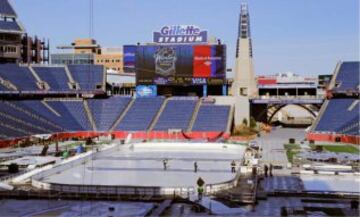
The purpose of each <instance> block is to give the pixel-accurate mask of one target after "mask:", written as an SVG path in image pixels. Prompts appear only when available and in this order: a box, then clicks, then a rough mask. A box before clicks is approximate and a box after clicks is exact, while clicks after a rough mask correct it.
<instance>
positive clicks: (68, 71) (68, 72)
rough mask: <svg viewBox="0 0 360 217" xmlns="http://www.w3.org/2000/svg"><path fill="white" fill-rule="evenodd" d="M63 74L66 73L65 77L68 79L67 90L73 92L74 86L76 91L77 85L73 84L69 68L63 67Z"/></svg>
mask: <svg viewBox="0 0 360 217" xmlns="http://www.w3.org/2000/svg"><path fill="white" fill-rule="evenodd" d="M65 72H66V75H67V77H68V79H69V83H68V85H69V88H70V89H71V90H73V89H74V88H73V87H74V85H76V88H75V89H76V90H77V89H78V84H77V83H76V82H75V80H74V78H73V77H72V75H71V72H70V70H69V68H68V67H67V66H65Z"/></svg>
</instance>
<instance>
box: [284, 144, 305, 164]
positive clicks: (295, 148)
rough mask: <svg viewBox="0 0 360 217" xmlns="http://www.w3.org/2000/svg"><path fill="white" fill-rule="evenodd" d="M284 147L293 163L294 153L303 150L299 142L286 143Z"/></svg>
mask: <svg viewBox="0 0 360 217" xmlns="http://www.w3.org/2000/svg"><path fill="white" fill-rule="evenodd" d="M284 149H285V150H286V156H287V158H288V161H289V162H290V163H292V162H293V159H294V155H296V154H297V153H298V152H299V151H300V150H301V147H300V145H299V144H284Z"/></svg>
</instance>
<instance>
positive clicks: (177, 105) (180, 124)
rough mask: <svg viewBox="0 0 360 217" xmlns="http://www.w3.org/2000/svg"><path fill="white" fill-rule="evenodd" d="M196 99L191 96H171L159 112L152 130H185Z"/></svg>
mask: <svg viewBox="0 0 360 217" xmlns="http://www.w3.org/2000/svg"><path fill="white" fill-rule="evenodd" d="M196 103H197V100H196V99H193V98H188V97H185V98H184V97H183V98H172V99H170V100H169V101H168V102H167V104H166V107H165V109H164V111H163V112H162V113H161V115H160V117H159V120H158V121H157V123H156V125H155V127H154V129H153V130H155V131H167V130H169V129H181V130H184V131H185V130H187V128H188V127H189V123H190V120H191V117H192V114H193V112H194V109H195V106H196Z"/></svg>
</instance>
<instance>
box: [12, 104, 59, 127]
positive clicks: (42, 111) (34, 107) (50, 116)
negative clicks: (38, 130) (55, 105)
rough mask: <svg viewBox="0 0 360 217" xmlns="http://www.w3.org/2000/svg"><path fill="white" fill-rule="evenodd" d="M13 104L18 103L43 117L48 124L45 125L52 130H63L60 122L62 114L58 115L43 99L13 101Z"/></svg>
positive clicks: (43, 120)
mask: <svg viewBox="0 0 360 217" xmlns="http://www.w3.org/2000/svg"><path fill="white" fill-rule="evenodd" d="M12 103H13V104H16V105H17V106H19V107H22V108H23V109H24V110H27V111H28V112H29V113H32V114H33V115H36V116H38V117H40V118H41V119H42V122H45V123H46V124H45V125H44V127H46V128H47V129H49V130H51V131H52V132H63V131H64V128H62V127H61V126H60V125H59V124H58V123H60V122H61V121H60V119H61V116H57V115H56V114H55V113H53V112H52V111H51V110H49V108H47V107H46V106H45V105H44V104H43V102H42V101H40V100H21V101H13V102H12Z"/></svg>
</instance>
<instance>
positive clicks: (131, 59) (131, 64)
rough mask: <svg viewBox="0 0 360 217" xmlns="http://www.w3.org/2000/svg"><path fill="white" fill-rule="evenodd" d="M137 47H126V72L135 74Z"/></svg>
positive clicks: (124, 61) (124, 57)
mask: <svg viewBox="0 0 360 217" xmlns="http://www.w3.org/2000/svg"><path fill="white" fill-rule="evenodd" d="M135 56H136V45H124V47H123V63H124V72H127V73H135Z"/></svg>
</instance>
